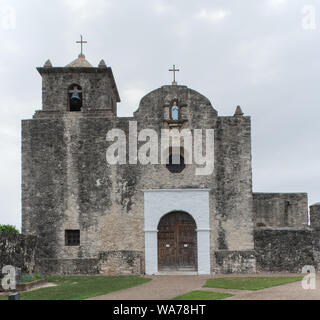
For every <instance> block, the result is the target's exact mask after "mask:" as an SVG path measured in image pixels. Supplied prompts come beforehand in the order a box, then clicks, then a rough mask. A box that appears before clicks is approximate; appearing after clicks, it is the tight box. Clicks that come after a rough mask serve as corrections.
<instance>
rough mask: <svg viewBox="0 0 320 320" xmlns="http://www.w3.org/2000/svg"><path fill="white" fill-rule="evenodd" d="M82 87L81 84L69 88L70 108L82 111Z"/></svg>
mask: <svg viewBox="0 0 320 320" xmlns="http://www.w3.org/2000/svg"><path fill="white" fill-rule="evenodd" d="M81 108H82V89H81V87H80V86H79V85H72V86H71V87H70V89H69V110H70V111H74V112H75V111H81Z"/></svg>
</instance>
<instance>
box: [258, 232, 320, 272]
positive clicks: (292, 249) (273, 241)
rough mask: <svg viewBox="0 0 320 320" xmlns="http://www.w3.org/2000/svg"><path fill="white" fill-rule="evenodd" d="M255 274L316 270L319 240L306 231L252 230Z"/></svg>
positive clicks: (313, 233)
mask: <svg viewBox="0 0 320 320" xmlns="http://www.w3.org/2000/svg"><path fill="white" fill-rule="evenodd" d="M254 242H255V251H256V259H257V260H256V263H257V272H292V273H301V272H302V268H303V267H304V266H305V265H312V266H314V267H315V268H316V269H317V268H318V254H319V241H318V240H317V235H316V234H315V231H313V230H312V229H309V228H304V229H298V228H257V229H255V231H254Z"/></svg>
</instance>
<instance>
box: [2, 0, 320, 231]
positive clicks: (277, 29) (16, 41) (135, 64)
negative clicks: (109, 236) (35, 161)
mask: <svg viewBox="0 0 320 320" xmlns="http://www.w3.org/2000/svg"><path fill="white" fill-rule="evenodd" d="M313 17H314V18H315V19H316V20H314V19H313ZM80 34H83V35H84V37H85V40H87V41H88V45H86V46H85V55H86V58H87V60H88V61H89V62H90V63H91V64H93V65H94V66H97V65H98V63H99V61H100V60H101V59H102V58H103V59H105V61H106V63H107V65H108V66H111V67H112V69H113V73H114V76H115V79H116V82H117V86H118V89H119V92H120V96H121V99H122V102H121V104H119V105H118V110H119V115H120V116H131V115H132V113H133V112H134V111H135V110H136V109H137V107H138V105H139V101H140V99H141V98H142V97H143V96H144V95H145V94H146V93H148V92H149V91H151V90H153V89H156V88H158V87H160V86H162V85H165V84H170V83H171V81H172V75H171V74H170V73H169V72H168V69H169V67H170V66H172V64H176V65H177V67H179V68H180V70H181V72H180V73H179V74H178V75H177V80H178V82H179V84H183V85H187V86H188V87H190V88H193V89H195V90H197V91H199V92H200V93H202V94H204V95H205V96H207V97H208V98H209V99H210V101H211V102H212V104H213V106H214V107H215V109H217V110H218V112H219V115H222V116H224V115H233V114H234V111H235V108H236V106H237V105H241V107H242V109H243V111H244V112H245V114H246V115H250V116H251V117H252V137H253V138H252V144H253V178H254V191H256V192H308V193H309V201H310V204H313V203H315V202H318V201H320V185H319V184H320V164H319V159H320V143H319V137H320V129H319V125H320V90H319V89H320V81H319V80H320V3H319V1H318V2H316V1H314V0H308V1H304V0H241V1H239V0H228V1H226V0H221V1H219V0H215V1H212V0H208V1H189V0H174V1H173V0H170V1H166V0H54V1H43V0H25V1H21V0H10V1H9V0H0V75H1V76H0V110H1V116H0V132H1V135H0V147H1V157H0V179H1V180H0V201H1V211H0V224H3V223H5V224H13V225H16V226H18V227H19V228H20V226H21V223H20V220H21V213H20V212H21V204H20V201H21V200H20V198H21V193H20V174H21V172H20V161H21V156H20V147H21V142H20V141H21V139H20V130H21V124H20V123H21V120H22V119H30V118H31V117H32V115H33V114H34V112H35V110H39V109H41V77H40V75H39V74H38V73H37V71H36V69H35V68H36V67H37V66H42V65H43V64H44V62H45V61H46V60H47V59H51V61H52V63H53V65H54V66H65V65H66V64H68V63H69V62H71V61H72V60H74V59H75V58H76V57H77V55H78V54H79V46H78V45H76V44H75V41H77V40H79V37H80Z"/></svg>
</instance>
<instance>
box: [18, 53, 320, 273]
mask: <svg viewBox="0 0 320 320" xmlns="http://www.w3.org/2000/svg"><path fill="white" fill-rule="evenodd" d="M38 72H39V73H40V75H41V76H42V83H43V84H42V99H43V106H42V110H40V111H36V113H35V115H34V116H33V118H32V119H30V120H23V121H22V232H23V234H24V235H28V236H36V237H37V238H38V239H41V240H40V243H41V244H40V246H41V250H40V251H41V254H39V255H38V256H37V259H36V260H37V261H36V265H37V266H38V268H40V270H41V271H42V272H45V273H49V274H98V273H104V274H148V275H151V274H159V273H160V274H161V272H172V271H179V272H196V273H198V274H211V273H255V272H260V271H264V272H265V271H271V272H273V271H277V272H280V271H288V272H289V271H290V272H301V268H302V267H303V266H304V265H313V266H315V268H317V266H318V252H319V250H318V246H319V241H318V238H317V234H318V232H317V231H316V230H318V229H319V228H320V227H317V226H318V225H319V222H318V219H317V217H318V216H319V215H320V210H319V208H320V206H319V205H315V206H313V207H312V212H311V226H310V225H308V199H307V194H304V193H297V194H285V193H282V194H269V193H254V192H253V190H252V156H251V119H250V117H248V116H244V114H243V112H242V110H241V108H239V107H238V108H237V110H236V113H235V114H234V115H233V116H230V117H222V116H219V115H218V112H217V111H216V110H215V109H214V108H213V106H212V105H211V103H210V101H209V100H208V99H207V98H206V97H204V96H203V95H201V94H200V93H198V92H196V91H194V90H192V89H190V88H188V87H186V86H181V85H177V84H176V83H173V84H172V85H165V86H163V87H161V88H159V89H156V90H154V91H152V92H151V93H149V94H147V95H146V96H145V97H143V98H142V100H141V102H140V105H139V108H138V110H137V111H136V112H135V113H134V115H133V117H131V118H121V117H118V116H117V103H119V102H120V96H119V93H118V90H117V86H116V82H115V79H114V76H113V72H112V69H111V68H110V67H107V65H106V64H105V63H104V61H103V60H102V61H101V62H100V64H99V66H98V67H93V66H92V65H91V64H90V63H89V62H88V61H86V59H85V57H84V55H82V54H81V55H80V56H79V58H78V59H76V60H75V61H74V62H72V63H71V64H69V65H67V66H66V67H53V66H52V64H51V62H50V61H47V62H46V64H45V65H44V67H41V68H38ZM173 107H176V108H175V110H174V111H175V112H177V113H176V115H177V118H174V119H173V110H172V109H173ZM133 122H135V123H136V124H137V130H138V131H140V130H143V129H146V128H147V129H152V130H154V131H155V132H156V133H157V134H158V135H159V136H160V135H161V130H163V129H169V130H171V129H173V128H175V129H178V130H182V129H190V130H194V129H203V130H206V129H213V130H214V171H213V172H212V174H210V175H203V176H201V175H196V174H195V169H196V165H195V164H183V163H181V164H180V165H178V166H177V165H174V164H172V163H169V164H167V165H163V164H148V165H142V164H140V163H137V164H120V163H119V164H109V163H108V162H107V161H106V150H107V149H108V147H109V146H110V142H108V141H107V139H106V136H107V133H108V132H109V131H110V130H112V129H114V128H117V129H121V130H123V132H125V133H126V137H127V138H128V140H129V139H130V134H129V129H130V123H133ZM140 146H141V145H140V143H138V147H140ZM159 149H160V148H159ZM170 150H171V151H170ZM170 150H168V154H169V155H170V152H172V149H170ZM183 152H184V151H183V150H182V156H186V155H185V154H184V153H183ZM128 154H129V151H128V150H127V156H129V155H128ZM182 162H183V159H182ZM275 179H276V177H275Z"/></svg>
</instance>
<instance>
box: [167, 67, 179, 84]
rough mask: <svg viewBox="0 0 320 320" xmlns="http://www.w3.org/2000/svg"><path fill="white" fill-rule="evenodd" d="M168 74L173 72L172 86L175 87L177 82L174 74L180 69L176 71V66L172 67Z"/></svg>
mask: <svg viewBox="0 0 320 320" xmlns="http://www.w3.org/2000/svg"><path fill="white" fill-rule="evenodd" d="M169 71H170V72H173V82H172V85H174V86H175V85H177V82H176V72H179V71H180V69H176V66H175V65H173V69H169Z"/></svg>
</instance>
